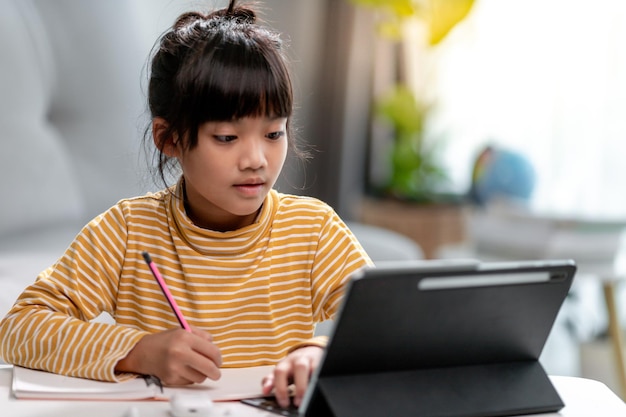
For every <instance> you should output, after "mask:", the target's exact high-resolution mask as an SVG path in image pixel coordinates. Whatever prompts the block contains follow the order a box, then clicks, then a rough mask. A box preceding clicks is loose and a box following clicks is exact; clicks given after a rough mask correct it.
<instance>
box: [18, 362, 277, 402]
mask: <svg viewBox="0 0 626 417" xmlns="http://www.w3.org/2000/svg"><path fill="white" fill-rule="evenodd" d="M272 369H273V366H257V367H252V368H225V369H222V370H221V371H222V377H221V378H220V379H219V381H210V380H207V381H205V382H203V383H202V384H194V385H190V386H185V387H163V388H162V389H161V387H160V386H159V385H158V384H156V383H154V382H153V381H152V380H150V379H149V378H146V379H144V378H135V379H132V380H129V381H124V382H102V381H93V380H89V379H83V378H74V377H68V376H63V375H57V374H53V373H50V372H44V371H36V370H33V369H28V368H22V367H20V366H15V367H14V368H13V382H12V392H13V395H14V396H15V397H16V398H17V399H45V400H150V399H152V400H169V399H170V397H171V396H172V395H174V394H175V393H177V392H180V391H185V392H189V391H198V392H200V391H201V392H206V393H208V394H209V396H210V397H211V399H212V400H213V401H232V400H240V399H243V398H254V397H260V396H262V392H261V380H262V378H263V377H264V376H266V375H267V374H268V373H269V372H270V371H271V370H272Z"/></svg>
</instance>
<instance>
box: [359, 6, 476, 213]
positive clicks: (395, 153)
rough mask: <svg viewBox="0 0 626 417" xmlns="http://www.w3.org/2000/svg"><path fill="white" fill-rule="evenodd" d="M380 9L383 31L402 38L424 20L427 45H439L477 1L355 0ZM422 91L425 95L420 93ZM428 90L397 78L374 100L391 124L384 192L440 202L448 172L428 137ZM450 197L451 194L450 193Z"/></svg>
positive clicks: (394, 39)
mask: <svg viewBox="0 0 626 417" xmlns="http://www.w3.org/2000/svg"><path fill="white" fill-rule="evenodd" d="M351 1H352V3H354V4H356V5H359V6H362V7H367V8H370V9H372V10H374V11H375V12H376V13H377V17H378V24H377V32H378V34H379V36H381V37H383V38H385V39H389V40H391V41H392V42H398V43H399V42H401V40H402V37H403V33H404V31H405V25H407V24H409V23H410V22H411V21H413V22H414V21H416V20H417V21H419V23H421V26H422V29H423V32H422V33H423V36H424V39H423V41H424V42H423V45H421V46H420V45H412V46H413V47H422V48H425V49H428V48H434V47H435V46H436V45H438V44H439V43H440V42H441V41H442V40H443V39H444V38H445V37H446V36H447V34H448V33H449V32H450V31H451V30H452V28H454V26H456V25H457V24H458V23H459V22H460V21H461V20H463V19H464V18H465V17H466V16H467V14H468V13H469V11H470V10H471V8H472V5H473V3H474V0H351ZM400 72H402V71H400ZM420 93H421V96H420ZM425 96H426V94H425V92H419V91H416V89H415V88H411V87H409V85H408V83H407V82H406V80H402V79H399V80H396V85H393V86H391V87H390V89H389V91H388V92H386V94H384V95H383V96H382V97H380V98H378V99H377V100H376V103H375V107H374V109H375V114H376V116H379V117H381V118H383V119H384V120H385V121H386V122H388V123H389V124H390V125H391V129H392V131H393V134H394V142H393V146H392V148H391V151H390V155H389V161H388V162H389V166H390V175H389V179H388V181H387V182H386V183H385V184H384V185H383V186H382V190H379V192H380V193H383V194H385V195H390V196H393V197H396V198H401V199H409V200H417V201H437V200H439V199H441V198H442V193H441V188H442V186H443V185H444V184H445V183H446V180H447V175H446V172H445V170H444V169H443V168H442V166H441V164H440V163H439V159H438V153H437V149H436V145H437V144H436V143H435V144H429V143H427V141H426V140H425V138H424V125H425V123H426V120H427V117H428V112H429V111H430V109H431V107H432V103H427V100H426V98H425ZM446 198H447V196H446Z"/></svg>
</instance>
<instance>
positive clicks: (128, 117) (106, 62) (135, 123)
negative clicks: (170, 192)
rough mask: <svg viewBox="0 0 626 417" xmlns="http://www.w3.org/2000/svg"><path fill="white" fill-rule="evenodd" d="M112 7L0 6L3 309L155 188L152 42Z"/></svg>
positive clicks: (18, 0)
mask: <svg viewBox="0 0 626 417" xmlns="http://www.w3.org/2000/svg"><path fill="white" fill-rule="evenodd" d="M107 4H109V2H85V1H68V0H55V1H45V0H42V1H30V0H0V56H1V58H0V143H1V144H2V146H1V150H0V178H1V179H2V180H1V181H0V194H1V195H2V202H1V203H0V288H1V290H0V314H4V313H5V312H6V311H7V310H8V308H9V307H10V305H11V304H12V302H13V301H14V299H15V297H16V296H17V295H18V294H19V292H20V291H21V289H22V288H23V287H24V286H25V285H26V284H28V283H29V282H30V281H32V280H33V279H34V278H35V276H36V275H37V273H38V272H39V271H40V270H42V269H43V268H44V267H46V266H48V265H50V264H51V263H52V262H53V261H54V260H55V259H56V258H57V257H58V256H59V255H60V254H61V253H62V251H63V249H64V248H65V247H66V246H67V244H68V243H69V242H70V241H71V239H72V238H73V236H74V235H75V234H76V232H77V231H78V230H79V229H80V227H81V226H82V225H83V224H84V223H85V221H86V220H87V219H89V218H91V217H93V216H94V215H95V214H97V213H99V212H101V211H102V210H104V209H106V208H107V207H108V206H110V205H112V204H114V203H115V202H116V201H117V200H119V199H120V198H122V197H124V196H129V195H134V194H137V193H141V192H144V191H147V190H148V189H149V188H150V187H151V186H152V185H151V184H152V183H151V182H149V181H148V180H147V179H146V177H145V175H144V173H143V172H142V170H141V168H142V163H143V160H139V158H140V157H139V155H140V153H139V152H138V150H139V143H140V141H139V137H140V136H141V126H140V124H141V123H140V120H141V117H142V111H143V110H142V109H143V103H142V96H141V93H140V92H141V90H140V85H139V81H140V78H139V75H140V72H141V68H142V66H143V64H144V61H145V59H146V51H147V50H148V49H149V47H150V45H149V44H147V43H146V40H144V37H142V36H129V35H132V31H133V30H135V26H134V23H133V21H134V20H135V19H136V17H137V16H136V14H137V12H134V11H133V10H132V7H131V4H127V3H126V2H124V1H114V2H113V3H111V4H115V7H117V8H120V9H121V10H115V9H114V8H113V7H110V6H109V7H107V6H106V5H107ZM124 9H126V10H124ZM107 14H108V16H107ZM93 16H100V17H101V19H98V20H96V19H91V18H88V19H85V18H86V17H93ZM111 22H115V23H114V24H113V25H112V24H111Z"/></svg>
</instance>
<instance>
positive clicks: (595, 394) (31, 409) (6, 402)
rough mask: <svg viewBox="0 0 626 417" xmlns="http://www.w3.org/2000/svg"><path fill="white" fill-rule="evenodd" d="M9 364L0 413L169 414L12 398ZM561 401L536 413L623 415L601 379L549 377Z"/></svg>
mask: <svg viewBox="0 0 626 417" xmlns="http://www.w3.org/2000/svg"><path fill="white" fill-rule="evenodd" d="M11 375H12V367H11V366H10V365H0V410H2V415H3V416H11V417H26V416H29V417H32V416H38V417H57V416H58V417H66V416H68V415H77V416H78V415H88V416H90V417H126V416H128V415H129V410H130V409H131V407H135V408H136V410H137V411H138V414H139V416H137V415H136V414H135V415H134V417H143V416H150V417H171V415H170V413H169V409H170V406H169V403H168V402H166V401H132V402H131V401H43V400H16V399H15V398H13V396H12V395H11ZM550 379H551V380H552V383H553V384H554V386H555V387H556V389H557V391H558V392H559V395H560V396H561V398H562V399H563V402H564V403H565V408H563V409H562V410H561V411H560V412H559V413H550V414H540V416H543V417H549V416H553V417H556V416H562V417H589V416H601V417H624V416H626V404H625V403H624V402H623V401H622V400H621V399H620V398H619V397H618V396H617V395H615V394H614V393H613V391H611V390H610V389H609V388H608V387H607V386H606V385H604V384H603V383H601V382H598V381H594V380H591V379H585V378H575V377H558V376H552V377H550ZM211 416H212V417H218V416H229V417H248V416H266V417H275V416H277V414H271V413H268V412H265V411H262V410H258V409H256V408H253V407H250V406H247V405H244V404H241V403H239V402H224V403H216V404H215V407H214V410H213V413H212V414H211Z"/></svg>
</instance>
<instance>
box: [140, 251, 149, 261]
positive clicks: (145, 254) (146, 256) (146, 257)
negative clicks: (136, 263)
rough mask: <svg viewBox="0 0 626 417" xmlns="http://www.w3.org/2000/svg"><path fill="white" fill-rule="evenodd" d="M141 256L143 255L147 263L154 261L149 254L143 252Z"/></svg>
mask: <svg viewBox="0 0 626 417" xmlns="http://www.w3.org/2000/svg"><path fill="white" fill-rule="evenodd" d="M141 254H142V255H143V259H145V260H146V262H147V263H150V262H152V259H151V258H150V255H149V254H148V252H146V251H143V252H141Z"/></svg>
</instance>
